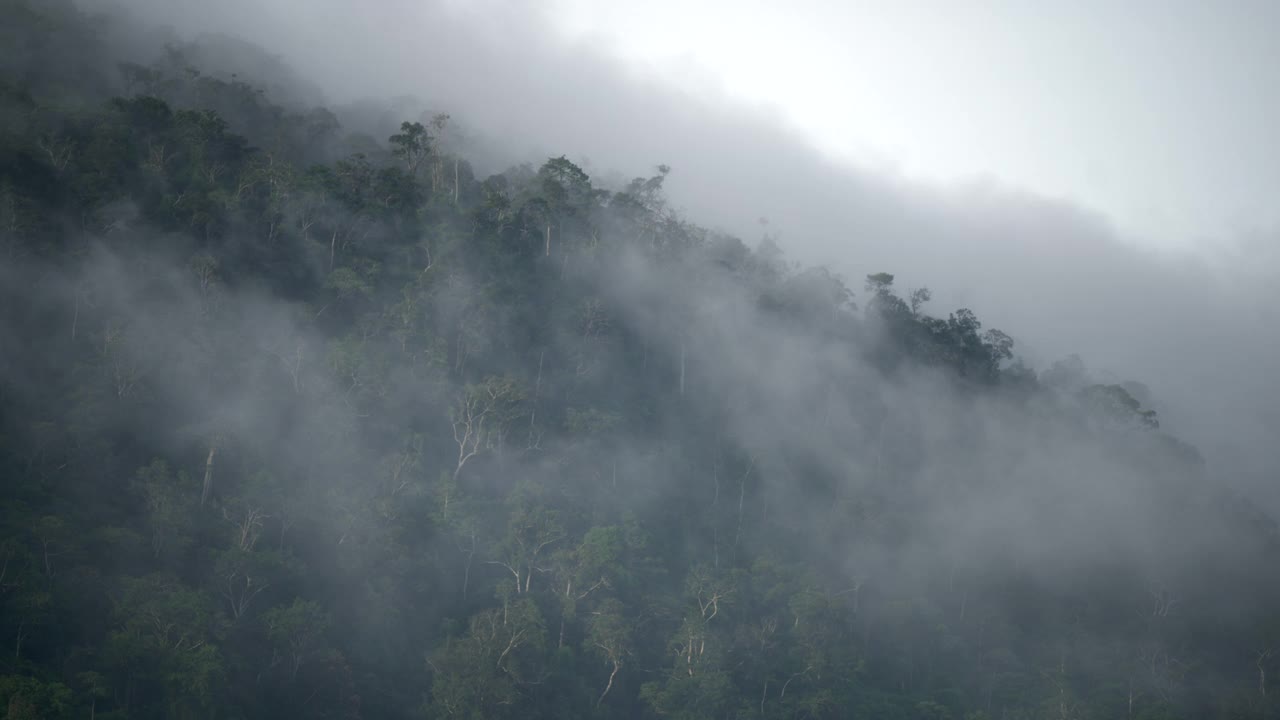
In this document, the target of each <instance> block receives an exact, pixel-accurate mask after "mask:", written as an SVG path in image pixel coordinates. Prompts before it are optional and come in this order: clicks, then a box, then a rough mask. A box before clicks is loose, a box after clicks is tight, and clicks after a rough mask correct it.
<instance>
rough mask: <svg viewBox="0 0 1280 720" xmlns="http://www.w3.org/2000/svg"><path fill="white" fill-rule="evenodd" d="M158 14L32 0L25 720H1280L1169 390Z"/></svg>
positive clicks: (8, 32)
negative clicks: (140, 45)
mask: <svg viewBox="0 0 1280 720" xmlns="http://www.w3.org/2000/svg"><path fill="white" fill-rule="evenodd" d="M120 22H121V21H119V20H108V19H105V18H100V17H93V16H89V15H85V14H83V13H81V12H80V11H78V10H76V9H74V8H73V6H71V5H70V4H68V3H66V2H63V1H57V2H55V1H53V0H48V1H43V0H42V1H35V0H4V1H3V2H0V28H2V29H0V38H2V42H0V70H2V72H3V76H2V77H0V123H2V124H0V478H2V484H0V641H3V642H0V712H4V713H6V715H5V717H7V718H10V719H14V720H16V719H18V718H23V719H26V718H80V717H89V718H274V717H290V718H292V717H297V718H368V719H371V720H377V719H381V718H388V719H390V718H423V717H425V718H606V717H615V718H679V719H688V720H692V719H694V718H708V719H712V718H716V719H719V718H725V719H728V718H736V719H747V718H760V719H763V718H877V719H878V718H884V719H889V718H919V719H925V718H928V719H931V720H939V719H943V718H953V719H954V720H962V719H964V720H978V719H980V718H982V719H990V720H996V719H1004V720H1013V719H1031V718H1063V719H1065V718H1098V719H1103V718H1126V719H1128V718H1134V719H1136V718H1143V719H1145V720H1155V719H1157V718H1162V719H1163V718H1188V719H1190V718H1224V719H1225V718H1240V719H1244V718H1270V717H1276V716H1277V715H1278V714H1280V713H1277V709H1276V702H1275V700H1274V697H1275V695H1276V694H1277V693H1280V686H1273V685H1274V682H1273V675H1274V674H1275V673H1276V672H1280V655H1277V652H1276V651H1277V650H1278V649H1280V616H1278V615H1277V612H1276V609H1277V607H1280V606H1278V605H1277V601H1278V600H1280V567H1278V566H1277V563H1276V560H1275V559H1276V551H1277V549H1278V548H1277V540H1276V534H1275V527H1274V524H1273V523H1272V521H1271V520H1270V519H1269V518H1267V517H1265V516H1263V515H1262V514H1261V513H1260V512H1258V511H1256V510H1255V509H1254V506H1253V505H1252V504H1251V503H1250V502H1249V501H1248V499H1247V498H1239V497H1236V496H1234V495H1232V494H1230V493H1228V492H1227V491H1225V490H1224V489H1223V488H1224V484H1223V483H1221V482H1218V481H1216V480H1215V468H1214V467H1213V466H1212V465H1211V464H1206V463H1205V462H1204V461H1202V459H1201V458H1200V456H1199V454H1198V453H1197V452H1196V451H1195V449H1194V448H1192V447H1190V446H1189V445H1187V444H1185V443H1183V442H1181V441H1179V440H1177V439H1175V438H1173V437H1170V436H1168V435H1166V434H1164V433H1162V432H1161V430H1160V425H1159V420H1158V418H1157V417H1156V416H1155V413H1153V412H1152V411H1150V410H1149V409H1147V408H1148V406H1149V405H1150V404H1151V399H1150V398H1149V397H1147V390H1146V388H1145V387H1144V386H1142V385H1141V384H1140V383H1139V382H1130V383H1122V384H1113V383H1110V382H1105V383H1101V382H1098V381H1097V380H1095V379H1093V378H1091V376H1090V373H1089V371H1088V369H1087V367H1086V366H1085V365H1084V363H1083V362H1082V361H1080V360H1079V359H1077V358H1071V359H1068V360H1065V361H1062V362H1060V363H1057V364H1056V365H1054V366H1052V367H1050V368H1029V367H1026V366H1025V365H1024V364H1023V363H1022V362H1020V361H1018V360H1017V359H1016V355H1015V348H1016V345H1015V343H1014V339H1013V338H1012V337H1011V336H1010V335H1007V334H1005V333H1003V332H1000V331H998V330H993V329H985V328H984V327H983V325H982V323H981V322H980V320H979V318H978V317H976V316H975V315H974V313H972V312H971V311H969V310H966V309H954V310H952V309H943V308H934V307H933V306H932V305H931V304H930V297H929V292H928V290H926V289H923V288H920V289H911V288H901V287H899V286H898V285H896V284H895V282H894V276H893V275H891V274H888V273H886V272H883V271H884V270H891V271H896V272H907V271H909V268H866V272H867V274H866V276H865V280H864V279H862V278H859V279H858V280H857V281H856V282H854V283H852V285H853V286H852V287H851V286H850V283H849V281H847V280H845V279H842V278H840V277H838V276H836V275H835V274H833V273H831V272H829V271H827V270H825V269H823V268H807V269H806V268H800V267H796V266H794V265H793V264H791V263H789V262H788V261H787V260H786V258H785V257H784V256H783V254H782V252H781V251H780V250H779V249H778V248H777V247H776V246H775V245H774V244H773V243H772V242H771V241H770V240H769V239H768V238H764V239H763V240H758V239H755V238H753V239H750V242H749V244H748V243H744V242H743V241H742V240H740V239H738V238H734V237H728V236H724V235H722V234H719V233H716V232H712V231H709V230H707V229H705V228H703V227H700V226H698V225H697V224H695V222H694V221H695V220H696V219H690V218H684V217H681V216H680V214H678V213H676V212H674V211H672V210H671V209H670V208H669V207H668V206H667V205H666V203H665V202H664V196H663V182H664V179H665V178H666V177H667V175H668V173H671V172H675V173H678V172H679V167H678V162H677V163H676V166H675V168H674V169H669V168H667V167H666V166H659V167H658V168H656V169H655V171H654V173H653V175H652V176H651V177H643V178H637V179H635V180H634V181H632V182H630V183H629V184H626V185H624V186H620V187H603V186H601V185H599V184H596V183H594V182H593V180H592V178H591V177H589V176H588V175H587V173H586V172H584V170H583V169H582V168H581V167H579V166H578V165H576V164H575V163H574V162H571V161H570V160H568V159H566V157H564V156H562V157H556V158H551V159H549V160H547V161H546V162H545V163H544V164H542V165H541V166H538V167H529V166H518V167H513V168H511V169H510V170H508V171H506V172H503V173H501V174H497V175H493V176H491V177H483V178H482V177H477V176H476V174H475V173H474V172H473V170H472V166H471V165H470V164H469V163H468V159H467V157H461V156H459V155H458V154H456V153H455V152H454V151H452V150H451V149H450V146H449V144H448V143H447V142H446V139H447V138H449V137H450V134H451V133H453V132H454V131H455V128H454V127H453V125H452V124H451V121H450V119H449V118H448V117H447V116H446V115H434V116H427V117H421V118H415V117H410V118H404V123H403V124H402V125H400V127H399V129H398V130H395V129H394V128H392V132H389V133H386V135H388V136H386V137H370V136H369V135H367V134H366V131H367V130H368V129H367V128H356V129H349V128H344V127H343V126H342V125H341V123H340V122H339V119H338V115H337V114H336V113H334V112H330V111H328V110H325V109H323V108H313V107H308V106H305V105H302V104H300V102H301V101H299V100H298V99H297V98H301V97H310V96H311V95H312V91H311V90H309V89H299V91H298V92H297V94H296V95H290V94H289V92H288V89H287V88H284V89H281V88H277V87H275V85H276V84H278V82H279V78H270V79H267V78H264V79H261V80H258V79H255V78H253V77H248V76H243V75H240V74H236V75H232V74H230V73H229V72H226V71H225V70H224V69H221V68H218V67H216V62H215V59H216V58H217V57H218V48H216V47H211V46H209V45H208V44H205V45H201V44H188V45H183V44H177V45H171V46H169V47H168V48H167V50H164V51H161V52H157V53H156V54H155V57H154V58H152V59H151V60H149V61H147V62H146V63H140V62H137V61H136V60H133V59H127V58H126V57H125V56H124V55H121V54H119V53H118V52H117V51H116V50H114V49H112V45H111V41H110V39H111V38H118V37H122V36H124V35H127V34H128V33H127V32H126V30H127V28H125V29H122V28H121V26H120V25H119V23H120ZM122 33H123V34H122ZM224 50H225V48H224ZM236 52H237V53H239V54H240V59H241V60H245V58H246V57H250V56H252V55H253V53H255V52H259V51H256V50H253V49H252V48H244V47H240V46H237V47H236ZM261 57H262V58H269V55H268V54H267V53H262V54H261ZM201 62H203V63H205V64H204V65H200V64H199V63H201ZM264 87H271V88H272V90H271V91H270V92H268V91H267V90H264V89H262V88H264ZM565 151H566V153H568V154H571V152H572V148H566V149H565ZM660 160H664V159H663V158H656V159H655V161H660ZM670 160H672V161H673V162H675V161H676V160H678V159H670ZM744 212H751V210H750V209H749V208H746V209H744ZM849 232H850V233H856V232H857V228H850V229H849ZM1009 330H1010V331H1011V332H1014V333H1015V334H1016V328H1010V329H1009ZM1194 331H1195V330H1194V328H1188V332H1189V333H1194ZM1190 341H1191V340H1189V342H1190Z"/></svg>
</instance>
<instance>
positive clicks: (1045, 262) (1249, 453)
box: [130, 1, 1280, 508]
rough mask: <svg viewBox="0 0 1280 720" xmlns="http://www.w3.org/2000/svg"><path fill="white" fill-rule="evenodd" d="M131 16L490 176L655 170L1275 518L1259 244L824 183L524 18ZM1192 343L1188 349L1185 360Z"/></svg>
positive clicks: (599, 53) (748, 130) (1007, 190)
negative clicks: (913, 309) (993, 353)
mask: <svg viewBox="0 0 1280 720" xmlns="http://www.w3.org/2000/svg"><path fill="white" fill-rule="evenodd" d="M130 7H132V8H134V9H135V10H136V11H137V12H139V13H142V14H145V16H147V17H148V18H154V19H156V20H158V21H160V22H163V23H169V24H172V25H173V26H174V27H175V28H178V29H179V31H180V32H185V33H187V34H188V35H196V34H198V33H200V32H209V31H214V32H227V33H233V34H235V35H237V36H241V37H246V38H248V39H250V40H252V41H254V42H256V43H258V44H261V45H264V46H269V47H271V48H272V49H273V52H277V53H279V54H280V55H281V56H282V57H284V58H287V60H288V62H289V64H290V65H293V66H294V67H296V68H298V69H299V70H300V71H301V72H302V73H303V74H304V75H305V76H306V77H307V78H308V79H310V80H311V81H312V82H314V83H316V84H317V85H318V86H319V87H322V88H324V91H325V93H326V95H327V96H328V97H329V98H331V99H332V100H334V101H336V102H338V103H342V102H350V101H354V100H357V99H366V98H371V97H403V96H410V97H415V98H418V99H419V100H420V102H422V103H423V104H424V105H427V106H430V107H432V108H436V109H439V110H442V111H447V112H449V113H451V114H452V115H453V116H454V117H456V118H458V120H459V121H460V123H461V124H462V125H463V126H464V127H465V128H467V129H468V131H470V132H472V133H474V134H476V135H477V136H478V137H479V138H484V140H483V141H481V142H479V143H478V144H482V145H487V147H489V148H490V149H491V150H492V148H494V147H495V146H496V147H499V148H501V151H502V155H500V156H499V157H498V158H494V160H495V161H496V162H494V163H493V164H492V165H491V167H489V168H488V169H489V170H492V171H497V170H499V169H501V168H500V167H499V164H501V163H504V162H505V163H506V164H510V163H512V162H515V161H536V160H537V159H539V158H542V157H546V156H549V155H559V154H568V155H569V156H570V157H571V158H573V159H574V160H575V161H577V162H579V163H580V164H582V165H583V167H584V168H587V169H588V171H590V172H593V173H595V174H599V173H604V174H605V176H606V177H607V176H609V175H610V174H617V175H620V176H622V177H630V176H632V175H647V174H649V172H650V170H651V168H652V167H653V166H654V165H657V164H659V163H666V164H668V165H671V166H672V167H673V168H674V172H673V173H672V175H671V178H670V181H669V182H668V185H667V189H668V191H669V193H670V196H671V199H672V202H673V204H674V205H675V206H677V207H679V208H680V209H682V210H683V211H684V212H685V213H686V214H687V215H688V216H689V217H690V218H691V219H693V220H695V221H697V222H699V223H702V224H706V225H709V226H712V227H716V228H722V229H724V230H726V231H728V232H731V233H734V234H737V235H739V236H741V237H744V238H758V237H760V236H761V234H762V233H765V232H767V233H768V234H770V235H771V236H772V237H774V238H775V239H776V240H777V242H779V243H780V245H781V246H782V247H783V248H784V249H785V251H786V252H787V253H788V255H789V256H790V257H792V258H794V259H795V260H797V261H799V262H801V263H802V264H822V265H826V266H828V267H831V268H832V269H834V270H835V271H837V272H839V273H841V274H843V275H845V276H846V277H850V278H857V277H861V276H862V275H864V274H866V273H869V272H879V271H882V270H887V271H891V272H895V273H898V275H899V277H900V278H901V281H905V283H906V284H909V285H910V286H912V287H929V288H930V289H931V290H932V291H933V293H934V297H935V303H936V305H937V306H939V307H943V308H949V307H962V306H963V307H971V308H973V309H974V310H975V311H976V312H978V313H979V314H980V315H981V316H983V317H986V318H989V319H990V321H991V322H992V323H993V324H994V325H995V326H997V327H1001V328H1003V329H1005V330H1006V331H1008V332H1010V333H1012V334H1013V335H1014V336H1015V337H1017V338H1018V340H1019V353H1020V354H1022V355H1023V356H1024V357H1026V358H1027V359H1028V361H1029V362H1031V363H1032V364H1033V365H1035V366H1037V367H1040V368H1044V367H1047V366H1048V365H1049V364H1050V363H1052V362H1053V361H1055V360H1058V359H1061V358H1063V357H1065V356H1067V355H1069V354H1072V353H1076V354H1079V355H1080V356H1082V357H1083V358H1084V359H1085V360H1086V362H1087V363H1088V364H1089V365H1090V367H1092V368H1094V369H1095V370H1096V371H1097V372H1099V373H1101V375H1102V376H1103V377H1112V378H1119V379H1130V378H1138V377H1140V378H1141V379H1142V380H1143V382H1145V383H1147V384H1148V385H1149V386H1150V387H1151V388H1152V392H1153V395H1154V397H1155V398H1157V399H1158V401H1159V403H1160V404H1161V406H1162V408H1163V409H1164V412H1163V413H1162V418H1163V419H1164V421H1165V422H1166V423H1169V424H1170V425H1169V426H1170V427H1171V428H1176V429H1177V431H1178V432H1179V433H1180V434H1182V435H1183V436H1185V437H1187V438H1188V439H1190V440H1192V441H1193V442H1195V443H1196V444H1197V445H1198V446H1199V447H1201V449H1202V450H1203V451H1204V452H1205V453H1206V454H1208V455H1210V456H1212V457H1213V458H1214V459H1215V460H1216V461H1218V462H1220V463H1224V464H1227V463H1230V464H1231V465H1232V466H1234V467H1238V468H1239V469H1240V471H1241V472H1242V473H1244V474H1246V475H1248V479H1246V478H1241V481H1242V482H1248V483H1249V485H1250V487H1251V488H1252V489H1253V490H1256V491H1258V492H1260V493H1264V494H1265V501H1266V502H1268V503H1269V504H1271V505H1270V506H1271V507H1273V508H1274V507H1276V505H1275V503H1280V497H1276V496H1274V495H1273V494H1272V493H1267V485H1268V480H1269V477H1268V476H1267V475H1266V470H1267V468H1271V467H1275V465H1276V462H1277V461H1280V458H1278V457H1277V456H1276V455H1275V454H1274V451H1273V448H1272V447H1270V446H1271V445H1272V443H1270V442H1269V441H1268V439H1269V438H1271V437H1274V435H1275V432H1276V430H1277V429H1280V427H1278V426H1277V418H1276V415H1275V411H1274V409H1273V408H1274V407H1276V406H1277V404H1278V403H1280V391H1278V390H1277V389H1276V388H1277V386H1276V384H1275V383H1274V382H1272V380H1271V377H1270V374H1271V369H1272V368H1275V367H1280V348H1277V343H1276V342H1275V339H1274V334H1273V333H1267V332H1259V331H1258V328H1259V327H1265V326H1267V325H1270V324H1274V323H1275V321H1276V319H1277V317H1276V314H1275V312H1276V311H1275V310H1274V307H1273V305H1272V303H1270V302H1268V300H1267V298H1266V297H1265V293H1266V288H1268V287H1269V286H1270V285H1271V284H1272V283H1273V282H1274V281H1275V280H1276V279H1277V278H1280V261H1278V260H1277V257H1276V255H1275V253H1274V252H1273V251H1271V250H1270V249H1269V248H1272V247H1274V246H1275V244H1276V241H1277V240H1278V239H1280V238H1278V237H1277V235H1276V232H1277V231H1276V230H1275V229H1267V230H1263V231H1261V232H1256V231H1255V232H1251V233H1247V234H1245V233H1241V232H1240V231H1238V230H1236V229H1234V228H1223V229H1222V233H1223V234H1222V237H1223V240H1224V241H1225V242H1220V243H1215V244H1213V245H1211V246H1207V247H1201V248H1199V249H1187V248H1182V247H1179V248H1178V249H1170V250H1166V251H1161V250H1159V249H1155V248H1158V247H1159V244H1158V242H1157V243H1154V244H1153V243H1152V242H1151V241H1150V240H1146V241H1144V242H1138V240H1137V239H1136V238H1126V237H1123V236H1121V235H1119V234H1118V233H1117V231H1115V230H1114V229H1113V227H1112V225H1111V223H1109V221H1108V219H1107V218H1106V216H1105V215H1103V214H1101V213H1100V212H1098V211H1096V210H1093V209H1090V208H1088V207H1079V206H1075V205H1072V204H1070V203H1068V202H1066V201H1062V200H1056V199H1054V198H1051V197H1043V196H1039V195H1037V194H1036V193H1035V191H1034V190H1033V189H1029V188H1018V187H1011V186H1009V185H1008V183H1007V182H1003V181H1001V180H1000V179H999V178H991V177H987V178H975V179H974V180H972V181H962V182H955V183H950V184H946V185H942V184H926V183H921V182H913V181H908V180H906V179H904V178H902V177H901V176H897V175H895V174H893V173H892V172H891V171H890V172H880V171H877V170H876V169H875V168H860V167H856V166H852V165H849V164H847V163H846V164H838V163H836V162H833V161H828V160H825V159H824V158H823V157H822V156H821V154H820V153H819V152H817V151H816V150H815V149H814V148H812V147H810V146H809V145H808V144H807V143H806V141H804V139H803V138H801V137H800V136H799V134H798V133H797V132H795V131H793V130H789V129H788V128H787V127H785V126H784V124H783V123H782V121H781V119H780V117H779V116H778V115H777V114H776V113H771V112H770V111H769V110H768V109H767V108H760V107H751V106H744V105H743V104H741V103H737V102H733V101H731V100H730V99H729V98H728V96H727V94H726V93H724V92H723V91H722V90H720V89H719V88H718V87H717V86H716V83H715V81H714V79H712V78H704V79H703V80H702V81H701V82H697V81H696V80H695V82H694V83H690V85H691V86H695V87H696V86H701V87H702V88H703V91H702V92H700V93H698V94H694V93H692V92H689V91H687V90H677V89H672V88H669V87H664V86H663V85H662V83H661V81H660V79H659V78H658V77H657V76H655V75H652V74H650V75H648V76H646V75H645V73H644V71H638V70H631V69H628V68H626V67H624V66H622V65H621V64H620V63H619V62H618V61H617V60H614V59H612V58H610V56H609V55H608V53H607V51H606V49H605V48H603V47H597V46H594V45H592V44H591V41H590V39H589V38H588V39H586V40H581V41H574V42H569V41H566V40H564V39H562V35H561V34H560V33H558V32H556V31H555V30H554V29H553V28H552V27H551V26H550V25H549V23H548V21H547V19H546V17H545V15H544V14H542V13H540V12H539V11H538V10H537V9H535V8H534V7H532V6H530V5H527V4H525V3H497V2H494V3H479V4H465V5H464V4H457V3H448V2H436V3H382V4H379V5H377V6H376V10H367V9H365V8H363V7H357V6H353V5H349V4H346V3H341V2H329V1H326V2H321V3H310V4H308V5H307V6H306V10H305V12H304V11H303V10H302V8H301V7H298V6H293V5H291V4H289V3H270V4H268V5H267V6H266V7H259V6H258V5H256V4H255V5H252V6H251V4H245V5H244V6H243V7H238V6H234V5H233V6H229V7H227V8H226V9H217V10H214V9H212V8H208V7H203V6H201V5H200V4H195V3H193V4H183V3H150V4H148V3H145V2H139V3H136V4H134V5H131V6H130ZM250 18H251V19H252V21H251V22H250V21H249V19H250ZM364 38H377V42H373V43H367V42H364V40H363V39H364ZM460 58H466V60H465V62H462V61H460V60H459V59H460ZM832 91H833V92H838V88H833V89H832ZM494 139H498V140H496V142H494V141H493V140H494ZM761 218H766V219H767V220H768V225H767V226H765V227H764V228H762V227H761V225H760V223H759V221H760V219H761ZM1189 328H1195V329H1196V333H1197V334H1199V335H1200V340H1198V341H1196V342H1193V343H1189V342H1187V333H1188V329H1189ZM1209 388H1212V389H1209Z"/></svg>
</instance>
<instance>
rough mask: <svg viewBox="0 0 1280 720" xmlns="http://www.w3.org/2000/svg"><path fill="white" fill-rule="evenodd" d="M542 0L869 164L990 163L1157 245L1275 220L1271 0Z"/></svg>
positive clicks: (1266, 229) (692, 81)
mask: <svg viewBox="0 0 1280 720" xmlns="http://www.w3.org/2000/svg"><path fill="white" fill-rule="evenodd" d="M543 7H544V12H545V13H546V14H547V16H548V17H549V19H550V20H551V21H552V22H553V23H554V25H555V26H556V27H558V28H560V29H561V30H562V31H563V32H564V33H565V34H566V35H567V36H569V37H572V38H577V39H580V40H583V41H588V42H592V43H593V44H598V45H599V46H601V47H604V48H606V49H608V50H609V51H611V52H613V53H616V54H617V55H618V56H619V57H620V58H621V59H623V60H624V61H625V62H626V63H627V64H629V65H631V66H632V67H635V68H637V69H640V70H643V71H645V72H650V73H654V74H657V75H658V76H660V77H663V78H665V79H666V80H667V81H670V82H674V83H677V84H680V85H683V86H684V87H685V88H686V89H691V90H694V91H697V90H698V89H699V88H707V87H715V88H717V89H720V90H724V91H727V92H729V93H731V94H732V95H734V96H736V97H738V98H740V99H742V100H746V101H749V102H753V103H759V104H765V105H769V106H771V107H772V108H773V109H774V110H775V111H776V112H777V113H779V114H780V115H781V116H782V117H783V118H785V120H786V121H788V122H790V123H791V124H793V125H794V126H795V127H796V128H798V129H799V130H801V131H802V132H803V133H804V134H806V135H807V136H808V137H809V138H810V139H811V140H812V142H813V143H814V144H815V145H817V146H818V147H819V148H821V149H822V150H823V151H825V152H827V153H829V154H830V155H832V156H833V157H838V158H841V159H843V160H849V161H852V162H855V163H857V164H859V165H862V166H871V167H875V168H879V169H889V170H893V171H895V172H897V173H899V174H901V175H903V176H905V177H908V178H913V179H922V180H930V181H941V182H944V183H950V182H954V181H964V180H968V179H972V178H973V177H975V176H983V177H986V178H994V179H998V180H999V181H1000V182H1004V183H1008V184H1010V185H1013V186H1018V187H1023V188H1026V189H1030V190H1033V191H1036V192H1039V193H1042V194H1045V195H1048V196H1051V197H1057V198H1061V199H1065V200H1069V201H1072V202H1076V203H1079V204H1081V205H1085V206H1088V207H1091V208H1095V209H1097V210H1100V211H1102V212H1103V213H1105V214H1106V215H1107V216H1109V218H1110V219H1111V220H1112V222H1114V223H1115V225H1116V227H1117V228H1118V229H1119V230H1120V231H1121V232H1122V233H1124V234H1126V235H1129V236H1131V237H1134V238H1135V239H1138V240H1140V241H1144V242H1147V243H1151V244H1154V245H1159V246H1165V247H1186V246H1188V245H1202V244H1214V245H1217V244H1220V243H1221V242H1222V241H1224V240H1234V239H1235V238H1236V237H1237V236H1240V235H1248V234H1252V235H1255V236H1256V235H1257V234H1264V235H1269V234H1271V233H1273V232H1274V231H1275V230H1277V229H1280V139H1278V138H1277V134H1278V133H1280V2H1275V1H1272V0H1263V1H1262V2H1245V1H1243V0H1204V1H1203V2H1181V1H1177V2H1175V1H1174V0H1166V1H1162V2H1154V1H1151V0H1125V1H1124V2H1110V1H1096V0H1072V1H1071V2H1033V1H1031V0H1024V1H1023V2H1015V1H1013V0H1008V1H1005V2H999V1H995V0H990V1H982V2H978V1H976V0H966V1H964V2H960V1H956V2H951V1H948V0H936V1H934V2H926V1H924V0H895V1H892V2H889V1H883V2H870V1H856V0H846V1H844V2H839V1H834V2H833V1H829V0H788V1H787V2H781V1H775V2H762V1H761V0H732V1H731V2H722V1H720V0H647V1H646V2H644V3H638V2H601V1H596V0H548V2H547V3H546V4H545V5H544V6H543Z"/></svg>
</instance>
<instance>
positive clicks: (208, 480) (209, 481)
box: [200, 438, 218, 506]
mask: <svg viewBox="0 0 1280 720" xmlns="http://www.w3.org/2000/svg"><path fill="white" fill-rule="evenodd" d="M217 454H218V439H217V438H214V439H213V440H212V441H210V443H209V456H208V457H207V458H205V461H204V489H203V490H201V491H200V505H201V506H203V505H204V504H205V502H206V501H208V499H209V493H210V492H211V491H212V490H213V459H214V456H216V455H217Z"/></svg>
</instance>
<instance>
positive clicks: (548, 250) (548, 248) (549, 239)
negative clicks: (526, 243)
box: [547, 224, 551, 257]
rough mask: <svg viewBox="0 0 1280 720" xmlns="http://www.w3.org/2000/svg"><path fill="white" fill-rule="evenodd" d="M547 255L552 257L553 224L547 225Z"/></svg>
mask: <svg viewBox="0 0 1280 720" xmlns="http://www.w3.org/2000/svg"><path fill="white" fill-rule="evenodd" d="M547 257H551V225H549V224H548V225H547Z"/></svg>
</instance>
